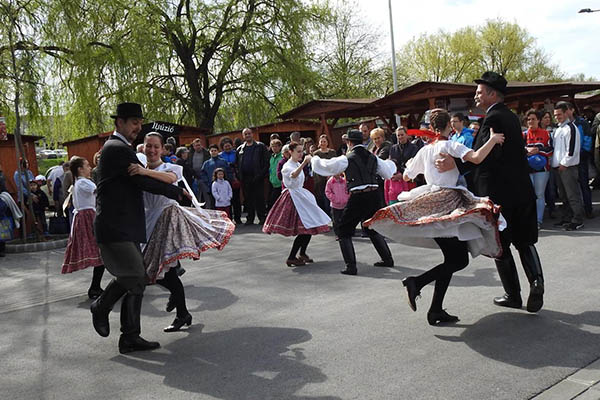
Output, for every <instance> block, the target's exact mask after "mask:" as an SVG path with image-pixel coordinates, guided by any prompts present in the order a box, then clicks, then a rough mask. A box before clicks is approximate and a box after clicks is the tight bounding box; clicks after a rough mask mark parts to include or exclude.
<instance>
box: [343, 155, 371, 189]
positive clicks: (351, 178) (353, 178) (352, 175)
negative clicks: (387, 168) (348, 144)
mask: <svg viewBox="0 0 600 400" xmlns="http://www.w3.org/2000/svg"><path fill="white" fill-rule="evenodd" d="M346 157H347V158H348V168H346V182H347V184H348V190H352V188H355V187H358V186H362V185H377V157H375V155H373V154H371V153H369V151H368V150H367V149H365V148H364V147H362V146H359V147H354V148H352V151H350V152H349V153H348V154H346Z"/></svg>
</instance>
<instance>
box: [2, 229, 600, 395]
mask: <svg viewBox="0 0 600 400" xmlns="http://www.w3.org/2000/svg"><path fill="white" fill-rule="evenodd" d="M548 222H549V223H548V225H550V223H551V221H548ZM599 236H600V218H596V219H594V220H587V221H586V226H585V228H584V229H583V230H581V231H576V232H564V231H557V230H550V229H545V230H543V231H542V233H541V238H540V242H539V244H538V250H539V252H540V255H541V259H542V263H543V266H544V272H545V277H546V291H547V295H546V297H545V305H544V309H543V310H542V311H541V312H539V313H538V314H535V315H534V314H529V313H527V312H525V311H524V310H523V311H518V310H509V309H501V308H498V307H495V306H494V305H493V304H492V301H491V300H492V297H494V296H497V295H500V294H502V288H501V286H500V282H499V279H498V276H497V274H496V272H495V268H494V265H493V262H492V261H491V260H489V259H487V258H483V257H479V258H477V259H475V260H472V261H471V264H470V265H469V267H467V268H466V269H465V270H463V271H461V272H460V273H458V274H456V275H455V277H454V279H453V280H452V283H451V286H450V288H449V290H448V295H447V297H446V302H445V307H446V308H447V309H448V311H449V312H450V313H455V314H458V315H459V317H460V318H461V321H460V323H459V324H457V325H455V326H449V327H431V326H429V325H428V324H427V322H426V319H425V316H426V310H427V308H428V305H429V302H430V300H431V293H432V287H431V286H429V287H427V288H425V289H424V290H423V293H422V295H423V296H422V299H420V300H418V302H417V305H418V307H419V309H418V311H417V312H416V313H414V312H412V311H411V310H410V309H409V308H408V305H407V304H406V300H405V294H404V291H403V288H402V285H401V282H400V279H402V278H403V277H406V276H408V275H413V274H418V273H421V272H422V271H424V270H425V269H428V268H429V267H431V266H433V265H435V264H436V263H438V262H439V261H440V260H441V252H439V250H428V249H417V248H410V247H406V246H402V245H398V244H393V243H392V244H391V245H390V248H391V249H392V252H393V253H394V256H395V261H396V267H395V268H394V269H387V268H374V267H372V266H370V265H369V264H370V263H372V262H374V261H377V259H376V254H375V251H374V249H373V247H372V246H371V245H370V242H368V240H367V239H356V240H355V246H356V250H357V257H358V260H359V263H360V264H359V274H360V275H359V276H357V277H347V276H342V275H340V274H339V273H338V270H339V269H340V268H341V267H342V261H341V255H340V252H339V249H338V247H337V243H336V242H335V241H334V238H333V235H332V234H328V235H320V236H317V237H314V238H313V240H312V242H311V244H310V247H309V254H310V255H311V256H312V257H313V258H314V259H315V261H316V262H315V264H313V265H309V266H306V267H298V268H287V267H286V266H285V264H284V261H285V259H286V257H287V254H288V252H289V249H290V247H291V242H292V239H290V238H283V237H280V236H268V235H265V234H262V233H261V232H260V230H259V228H258V227H243V226H242V227H240V228H239V229H238V230H237V231H236V233H235V234H234V237H233V238H232V240H231V242H230V243H229V245H228V246H227V247H226V248H225V249H224V250H223V251H221V252H218V251H209V252H207V253H205V254H204V255H203V257H202V259H201V260H200V261H197V262H192V261H186V262H184V263H183V265H184V267H185V268H186V269H187V273H186V274H185V275H184V276H183V277H182V280H183V282H184V285H185V287H186V295H187V298H188V307H189V309H190V312H191V313H192V315H193V317H194V321H193V325H192V327H191V328H190V329H188V330H187V331H183V332H177V333H169V334H166V333H163V332H162V328H163V327H164V326H167V325H168V324H169V323H170V322H171V320H172V319H173V318H174V314H173V313H171V314H167V313H166V312H165V311H164V306H165V304H166V301H167V295H166V293H165V292H164V291H163V290H161V289H160V288H159V287H149V288H148V289H147V291H146V297H145V299H144V308H143V311H142V313H143V315H142V324H143V336H144V337H145V338H147V339H150V340H158V341H160V342H161V344H162V348H161V349H160V350H158V351H154V352H139V353H132V354H131V355H127V356H123V355H120V354H119V353H118V350H117V341H118V327H119V323H118V308H119V307H118V306H117V307H115V312H114V313H113V314H112V315H111V323H112V326H111V328H112V332H111V335H110V337H109V338H107V339H104V338H101V337H99V336H98V335H97V334H96V333H95V332H94V330H93V328H92V326H91V316H90V313H89V301H88V300H87V296H86V295H85V293H86V291H87V286H88V284H89V280H90V279H91V271H79V272H76V273H73V274H70V275H60V265H61V262H62V257H63V251H62V250H60V251H59V250H53V251H46V252H40V253H25V254H9V255H7V257H6V258H4V259H0V278H1V279H0V293H2V295H1V296H0V320H1V321H2V322H1V323H0V360H2V362H1V363H0V393H2V398H7V399H8V398H10V399H87V398H94V399H109V398H119V399H165V398H169V399H236V400H237V399H528V398H532V397H534V396H536V395H539V396H540V398H544V399H548V398H550V399H562V398H574V397H575V396H578V395H579V396H580V398H581V399H587V398H598V397H589V396H594V394H595V393H596V394H597V393H598V389H597V387H596V386H594V385H595V383H597V382H598V381H599V380H600V365H599V363H598V362H596V360H598V359H599V358H600V311H599V306H598V300H597V299H598V287H599V284H600V272H599V271H598V261H597V260H598V259H599V257H600V248H599V246H598V245H597V241H598V239H599ZM520 276H521V282H526V279H525V276H524V274H523V273H522V271H521V270H520ZM107 279H108V278H105V283H106V280H107ZM527 293H528V289H527V288H525V289H524V295H525V296H526V295H527ZM586 366H587V367H588V368H587V369H584V370H582V368H584V367H586ZM578 371H583V372H579V374H580V375H581V376H582V377H581V378H578V375H576V373H577V372H578ZM573 374H575V375H573ZM568 377H571V378H570V381H569V380H568V379H567V380H565V379H566V378H568ZM573 377H574V378H573ZM567 381H569V382H567ZM563 382H567V383H563ZM561 383H562V387H559V385H560V384H561ZM572 383H574V384H575V385H579V386H578V388H579V389H580V390H574V389H573V385H571V384H572ZM557 384H558V385H557ZM567 386H568V388H567ZM556 388H559V389H560V390H559V389H556ZM565 388H567V389H568V390H567V389H565ZM553 390H554V391H553ZM543 396H546V397H543ZM581 396H588V397H581Z"/></svg>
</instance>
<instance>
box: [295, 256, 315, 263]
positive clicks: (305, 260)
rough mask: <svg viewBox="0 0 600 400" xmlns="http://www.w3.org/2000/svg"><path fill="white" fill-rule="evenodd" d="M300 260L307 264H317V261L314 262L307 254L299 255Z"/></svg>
mask: <svg viewBox="0 0 600 400" xmlns="http://www.w3.org/2000/svg"><path fill="white" fill-rule="evenodd" d="M298 260H302V261H304V262H305V263H312V262H315V260H313V259H312V258H310V257H309V256H308V255H306V254H299V255H298Z"/></svg>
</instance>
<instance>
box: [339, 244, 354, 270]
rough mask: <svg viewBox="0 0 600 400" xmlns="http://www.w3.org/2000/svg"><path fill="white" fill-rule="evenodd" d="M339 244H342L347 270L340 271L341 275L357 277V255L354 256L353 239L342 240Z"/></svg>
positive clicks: (341, 248)
mask: <svg viewBox="0 0 600 400" xmlns="http://www.w3.org/2000/svg"><path fill="white" fill-rule="evenodd" d="M338 243H339V244H340V250H341V251H342V257H344V262H345V263H346V269H344V270H342V271H340V273H342V274H344V275H356V273H357V270H356V254H354V245H353V244H352V238H348V237H346V238H340V240H339V242H338Z"/></svg>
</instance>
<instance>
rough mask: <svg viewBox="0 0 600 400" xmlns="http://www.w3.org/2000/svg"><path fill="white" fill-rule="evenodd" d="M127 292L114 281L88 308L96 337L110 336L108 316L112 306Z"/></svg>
mask: <svg viewBox="0 0 600 400" xmlns="http://www.w3.org/2000/svg"><path fill="white" fill-rule="evenodd" d="M125 292H127V290H126V289H125V288H124V287H123V286H121V285H119V284H118V283H117V281H116V280H115V279H113V280H112V281H110V283H109V284H108V285H107V286H106V289H104V292H102V294H101V295H100V297H98V298H97V299H96V300H95V301H94V302H93V303H92V305H91V306H90V311H91V312H92V323H93V324H94V329H95V330H96V332H98V335H100V336H102V337H107V336H108V335H109V334H110V325H109V322H108V314H109V313H110V311H111V310H112V308H113V306H114V305H115V303H116V302H117V301H119V299H120V298H121V296H123V295H124V294H125Z"/></svg>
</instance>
